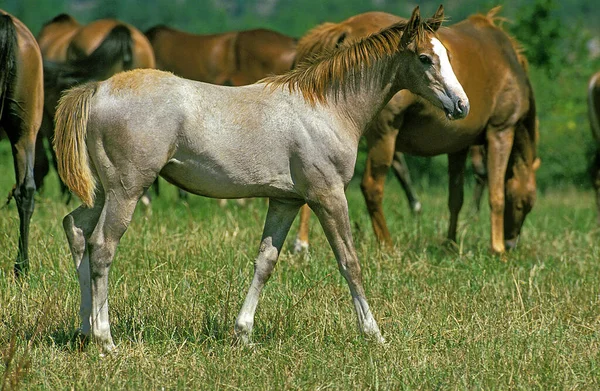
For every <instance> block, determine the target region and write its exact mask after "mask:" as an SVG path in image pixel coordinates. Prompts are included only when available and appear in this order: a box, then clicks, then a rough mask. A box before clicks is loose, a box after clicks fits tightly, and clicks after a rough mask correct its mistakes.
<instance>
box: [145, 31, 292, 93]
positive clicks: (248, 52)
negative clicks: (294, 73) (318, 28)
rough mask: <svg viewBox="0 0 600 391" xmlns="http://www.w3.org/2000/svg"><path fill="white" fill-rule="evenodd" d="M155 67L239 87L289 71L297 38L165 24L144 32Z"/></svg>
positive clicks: (271, 32)
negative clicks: (205, 32)
mask: <svg viewBox="0 0 600 391" xmlns="http://www.w3.org/2000/svg"><path fill="white" fill-rule="evenodd" d="M146 36H147V37H148V39H149V40H150V43H151V44H152V48H153V49H154V53H155V55H156V67H157V68H158V69H162V70H165V71H170V72H173V73H174V74H176V75H178V76H181V77H184V78H186V79H191V80H197V81H203V82H206V83H212V84H220V85H231V86H242V85H246V84H252V83H254V82H256V81H258V80H260V79H262V78H264V77H266V76H269V75H279V74H281V73H284V72H287V71H289V70H290V69H291V68H292V66H293V64H294V58H295V57H296V40H295V39H293V38H290V37H288V36H285V35H283V34H280V33H278V32H276V31H272V30H267V29H255V30H246V31H235V32H226V33H221V34H212V35H195V34H189V33H186V32H183V31H179V30H175V29H173V28H170V27H166V26H156V27H153V28H151V29H150V30H148V31H147V32H146Z"/></svg>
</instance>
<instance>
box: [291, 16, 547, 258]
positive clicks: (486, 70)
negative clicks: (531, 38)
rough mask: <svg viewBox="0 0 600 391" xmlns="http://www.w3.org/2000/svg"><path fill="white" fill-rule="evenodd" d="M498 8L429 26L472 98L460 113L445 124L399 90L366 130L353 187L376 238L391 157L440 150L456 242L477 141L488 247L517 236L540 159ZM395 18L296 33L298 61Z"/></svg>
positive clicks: (529, 101) (527, 97)
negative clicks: (362, 163) (482, 156)
mask: <svg viewBox="0 0 600 391" xmlns="http://www.w3.org/2000/svg"><path fill="white" fill-rule="evenodd" d="M498 10H499V7H496V8H494V9H492V10H491V11H490V12H489V13H488V14H487V15H473V16H471V17H469V18H468V19H467V20H465V21H462V22H460V23H457V24H454V25H452V26H450V27H448V28H443V29H440V30H439V31H438V35H439V37H440V40H441V41H442V43H443V44H444V45H445V46H446V47H447V48H448V50H449V52H450V53H452V57H451V63H452V66H453V68H454V69H455V71H456V76H457V78H458V80H459V81H460V82H461V84H462V85H463V86H464V88H465V91H466V92H467V96H469V98H470V101H471V103H472V107H471V111H470V114H469V116H467V117H466V118H464V119H462V120H459V121H448V120H447V119H446V118H444V117H443V116H441V115H440V114H439V112H438V111H437V110H435V109H434V108H432V107H431V105H429V104H428V103H427V102H424V101H423V100H422V99H421V98H420V97H417V96H415V95H414V94H412V93H410V92H409V91H400V92H399V93H398V94H397V95H396V96H394V97H393V98H392V100H391V101H390V102H389V103H388V105H387V106H386V107H385V108H384V109H383V111H382V112H381V113H380V115H379V116H378V118H377V120H376V121H375V122H374V123H373V126H372V127H371V129H370V131H369V132H367V134H366V137H367V145H368V157H367V163H366V168H365V172H364V176H363V180H362V183H361V189H362V191H363V194H364V196H365V200H366V203H367V208H368V211H369V214H370V216H371V220H372V223H373V229H374V231H375V235H376V237H377V238H378V239H379V240H380V241H381V242H383V243H385V244H390V243H391V236H390V233H389V231H388V228H387V224H386V221H385V218H384V215H383V210H382V199H383V189H384V184H385V178H386V174H387V172H388V169H389V167H390V165H391V164H392V162H393V158H394V154H395V153H397V152H407V153H411V154H414V155H421V156H433V155H438V154H447V155H448V175H449V199H448V206H449V209H450V224H449V228H448V239H450V240H452V241H455V240H456V230H457V221H458V214H459V212H460V209H461V208H462V204H463V193H464V189H463V186H464V170H465V160H466V157H467V152H468V150H469V147H470V146H471V145H477V144H484V145H485V150H486V166H487V169H488V173H487V175H488V183H489V202H490V208H491V247H492V250H493V251H494V252H496V253H503V252H504V251H505V249H506V247H508V248H512V247H514V246H515V245H516V243H517V239H518V237H519V234H520V232H521V226H522V224H523V222H524V219H525V216H526V215H527V213H528V212H529V211H530V210H531V208H532V207H533V204H534V202H535V196H536V185H535V172H536V170H537V168H538V167H539V164H540V160H539V158H537V156H536V144H537V125H536V111H535V101H534V97H533V90H532V88H531V86H530V83H529V78H528V75H527V66H526V64H527V62H526V59H525V58H524V56H523V55H522V54H521V52H520V49H519V47H518V45H517V43H516V42H515V41H514V40H513V39H512V38H511V37H510V36H509V35H507V34H506V33H505V32H504V31H503V30H502V29H501V28H500V27H498V26H497V25H496V18H495V15H496V13H497V12H498ZM401 20H404V19H402V18H399V17H397V16H394V15H390V14H385V13H382V12H369V13H365V14H360V15H357V16H354V17H352V18H350V19H347V20H346V21H344V22H341V23H338V24H335V23H325V24H322V25H320V26H317V27H316V28H314V29H313V30H311V31H310V32H309V33H307V34H306V35H305V36H304V37H303V38H301V39H300V42H299V43H298V61H302V59H303V58H305V57H306V56H308V55H310V54H311V53H314V52H319V51H323V50H332V49H334V48H335V47H340V46H342V47H343V46H344V45H345V43H347V42H352V41H354V40H356V39H359V38H361V37H363V36H365V35H367V34H370V33H373V32H376V31H378V30H379V29H381V28H384V27H386V26H389V25H390V24H392V23H397V22H398V21H401ZM517 141H518V142H517ZM513 143H514V147H513ZM515 148H522V149H523V150H515ZM480 167H482V165H480ZM308 215H309V212H307V211H303V213H302V215H301V218H302V217H304V220H302V221H301V228H300V231H299V234H300V235H299V237H298V240H297V242H298V243H300V244H303V245H306V243H308V242H307V237H306V236H304V235H306V233H307V224H308V222H307V221H306V217H307V216H308Z"/></svg>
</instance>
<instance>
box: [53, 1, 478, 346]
mask: <svg viewBox="0 0 600 391" xmlns="http://www.w3.org/2000/svg"><path fill="white" fill-rule="evenodd" d="M441 17H442V16H441V15H440V17H438V18H436V19H430V20H428V23H423V22H422V20H421V18H420V16H419V10H418V7H417V8H415V10H414V11H413V14H412V16H411V18H410V20H409V21H408V22H406V21H402V22H400V23H397V24H394V25H392V26H390V27H389V28H387V29H385V30H382V31H381V32H379V33H378V34H375V35H372V36H370V37H368V38H366V39H364V40H361V41H358V42H356V43H355V44H353V45H350V46H348V47H347V48H345V49H344V50H340V51H337V52H335V53H327V54H324V55H323V56H321V57H318V58H313V59H312V60H311V61H310V62H308V61H307V62H305V63H304V64H302V65H301V66H300V67H298V68H296V69H295V70H293V71H291V72H289V73H286V74H284V75H280V76H273V77H271V78H267V79H264V80H263V82H261V83H257V84H252V85H249V86H243V87H235V88H233V87H223V86H218V85H213V84H207V83H202V82H196V81H191V80H187V79H182V78H179V77H177V76H174V75H172V74H170V73H166V72H162V71H157V70H137V71H132V72H125V73H120V74H118V75H115V76H113V77H112V78H110V79H108V80H106V81H104V82H93V83H88V84H85V85H83V86H79V87H75V88H73V89H71V90H70V91H69V92H68V93H67V94H66V95H64V97H63V98H62V99H61V101H60V103H59V106H58V110H57V116H56V137H55V141H54V142H55V144H54V146H55V149H56V153H57V156H58V161H59V174H60V176H61V178H62V179H63V180H64V181H65V183H66V185H67V186H68V187H69V188H70V189H71V190H72V191H73V192H74V193H75V194H76V195H78V196H79V198H80V199H81V200H82V201H83V203H84V205H82V206H80V207H79V208H77V209H76V210H74V211H73V212H71V213H70V214H68V215H67V216H66V217H65V219H64V220H63V225H64V228H65V232H66V235H67V238H68V241H69V245H70V249H71V253H72V255H73V260H74V263H75V265H76V268H77V271H78V274H79V283H80V288H81V307H80V315H81V318H82V330H81V331H82V334H83V335H84V336H91V337H93V339H95V340H96V341H98V342H99V343H100V344H101V346H102V347H103V348H104V349H105V350H108V351H110V350H112V349H113V348H114V344H113V339H112V337H111V333H110V325H109V316H108V301H107V294H108V292H107V290H108V272H109V268H110V265H111V263H112V260H113V256H114V253H115V249H116V247H117V245H118V242H119V240H120V239H121V237H122V235H123V234H124V233H125V230H126V229H127V226H128V225H129V223H130V221H131V218H132V215H133V212H134V209H135V206H136V204H137V202H138V200H139V198H140V197H141V196H142V194H143V193H144V191H145V189H147V188H148V187H149V186H150V185H151V184H152V183H153V182H154V181H155V180H156V178H157V177H158V176H159V175H160V176H162V177H163V178H165V179H166V180H167V181H169V182H171V183H173V184H175V185H177V186H179V187H182V188H184V189H185V190H187V191H190V192H192V193H195V194H200V195H204V196H209V197H218V198H239V197H267V198H269V208H268V212H267V217H266V221H265V226H264V231H263V235H262V239H261V243H260V246H259V251H258V256H257V258H256V260H255V265H254V277H253V279H252V283H251V286H250V288H249V290H248V294H247V296H246V299H245V301H244V304H243V305H242V308H241V310H240V313H239V315H238V317H237V320H236V322H235V332H236V335H237V336H238V338H240V339H241V340H242V341H244V342H248V341H249V339H250V336H251V331H252V327H253V323H254V315H255V311H256V307H257V305H258V299H259V295H260V292H261V291H262V289H263V286H264V284H265V283H266V281H267V280H268V279H269V277H270V275H271V273H272V271H273V268H274V267H275V264H276V262H277V259H278V256H279V253H280V251H281V248H282V245H283V242H284V240H285V237H286V235H287V233H288V231H289V228H290V226H291V224H292V222H293V220H294V218H295V216H296V214H297V213H298V210H299V209H300V207H301V206H302V205H303V204H305V203H308V204H309V205H310V206H311V208H312V210H313V211H315V213H316V214H317V216H318V218H319V221H320V222H321V225H322V226H323V230H324V231H325V234H326V235H327V238H328V240H329V243H330V245H331V247H332V249H333V252H334V254H335V257H336V259H337V261H338V266H339V270H340V272H341V273H342V275H343V276H344V277H345V279H346V281H347V283H348V286H349V288H350V292H351V294H352V299H353V303H354V307H355V310H356V313H357V317H358V325H359V329H360V330H361V331H362V332H363V333H365V334H366V335H368V336H371V337H373V338H374V339H376V340H378V341H383V338H382V336H381V333H380V331H379V327H378V326H377V322H376V321H375V319H374V317H373V315H372V313H371V310H370V309H369V305H368V303H367V299H366V297H365V293H364V289H363V285H362V277H361V269H360V264H359V261H358V258H357V255H356V251H355V248H354V244H353V241H352V236H351V230H350V221H349V218H348V205H347V201H346V197H345V193H344V191H345V189H346V187H347V185H348V183H349V181H350V179H351V178H352V174H353V172H354V163H355V161H356V155H357V148H358V143H359V139H360V137H361V136H362V134H363V133H364V130H365V129H366V127H367V124H368V123H370V122H371V121H372V120H373V118H374V117H375V116H376V115H377V113H378V112H379V111H380V110H381V108H382V107H383V106H384V105H385V103H386V102H387V101H388V100H389V99H390V98H391V97H392V96H393V95H394V94H395V93H396V92H398V91H399V90H401V89H408V90H410V91H412V92H413V93H415V94H417V95H419V96H421V97H423V99H425V100H426V101H429V102H431V104H432V105H433V106H435V107H436V108H437V110H440V109H443V110H444V111H445V112H446V114H447V115H448V116H449V117H452V118H461V117H462V116H464V115H466V114H467V112H468V107H469V103H468V99H467V96H466V95H465V93H464V91H463V89H462V87H461V85H460V84H459V83H458V81H457V80H456V77H455V76H454V73H453V71H452V67H451V66H450V63H449V61H448V54H447V52H446V49H445V47H444V46H443V45H442V44H441V43H440V41H439V40H438V39H437V38H436V34H435V31H436V30H437V29H438V28H439V26H440V24H441V20H442V19H441ZM174 102H175V103H176V104H174ZM359 108H360V110H359ZM440 111H442V110H440Z"/></svg>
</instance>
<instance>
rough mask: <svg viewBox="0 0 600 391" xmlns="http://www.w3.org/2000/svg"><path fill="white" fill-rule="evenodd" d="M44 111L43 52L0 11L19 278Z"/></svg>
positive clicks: (3, 107)
mask: <svg viewBox="0 0 600 391" xmlns="http://www.w3.org/2000/svg"><path fill="white" fill-rule="evenodd" d="M43 107H44V78H43V66H42V56H41V54H40V48H39V47H38V44H37V43H36V42H35V38H34V37H33V35H32V34H31V32H30V31H29V29H27V27H26V26H25V25H24V24H23V23H22V22H21V21H20V20H18V19H17V18H15V17H14V16H12V15H10V14H8V13H6V12H4V11H2V10H0V127H2V129H4V131H5V132H6V135H7V136H8V139H9V140H10V144H11V146H12V153H13V159H14V166H15V178H16V181H17V184H16V186H15V188H14V190H13V192H12V196H14V198H15V202H16V203H17V209H18V211H19V220H20V223H19V252H18V255H17V260H16V262H15V268H14V271H15V274H16V275H17V276H19V275H21V274H23V273H26V272H27V271H28V270H29V253H28V247H29V223H30V221H31V215H32V214H33V209H34V201H33V195H34V193H35V189H36V187H35V181H34V179H33V168H34V167H33V166H34V161H35V140H36V136H37V133H38V130H39V128H40V124H41V122H42V111H43ZM9 199H10V198H9Z"/></svg>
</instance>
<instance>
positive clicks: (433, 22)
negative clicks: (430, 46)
mask: <svg viewBox="0 0 600 391" xmlns="http://www.w3.org/2000/svg"><path fill="white" fill-rule="evenodd" d="M443 21H444V6H443V5H442V4H440V6H439V7H438V9H437V11H435V14H433V16H432V17H431V18H429V19H428V20H427V26H429V28H430V29H431V31H433V32H435V31H438V29H439V28H440V26H441V25H442V22H443Z"/></svg>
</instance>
